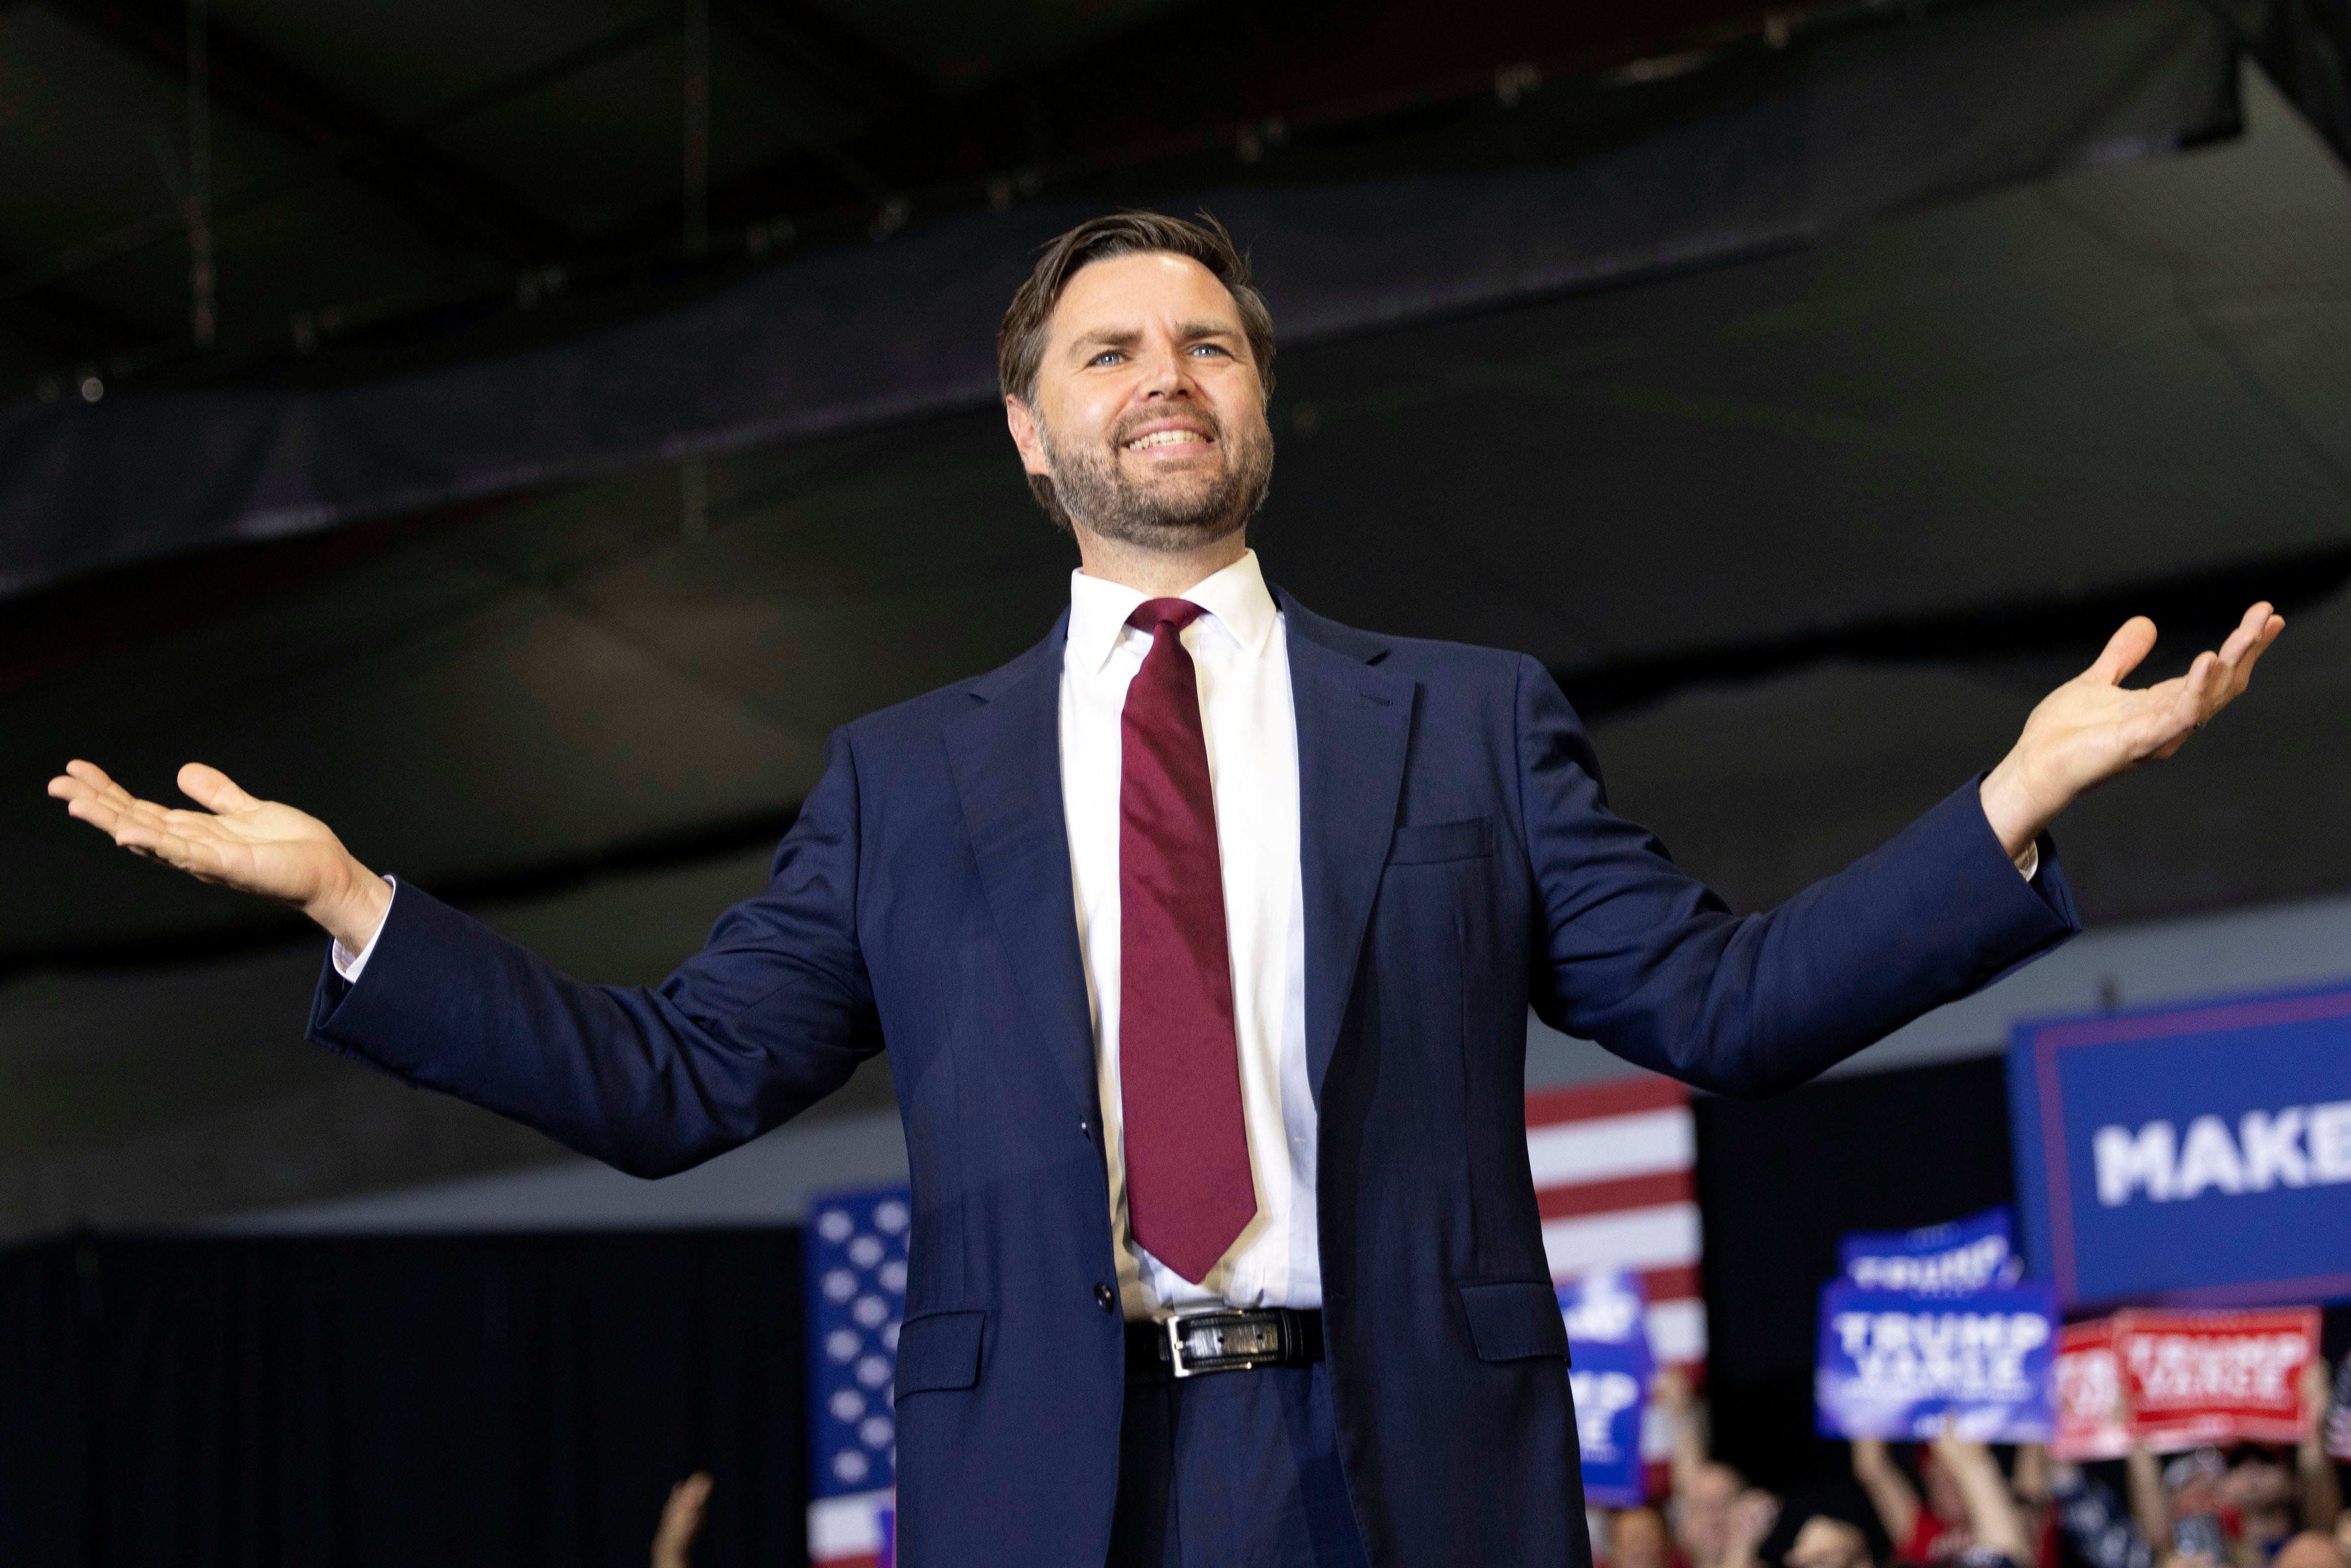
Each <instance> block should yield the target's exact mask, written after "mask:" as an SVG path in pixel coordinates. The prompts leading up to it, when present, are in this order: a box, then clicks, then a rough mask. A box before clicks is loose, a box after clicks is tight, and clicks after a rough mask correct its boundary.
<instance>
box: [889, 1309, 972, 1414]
mask: <svg viewBox="0 0 2351 1568" xmlns="http://www.w3.org/2000/svg"><path fill="white" fill-rule="evenodd" d="M985 1322H987V1313H986V1312H925V1313H924V1314H923V1315H922V1316H921V1317H919V1318H908V1319H907V1320H906V1321H905V1322H903V1323H901V1324H900V1325H899V1326H898V1397H900V1398H901V1399H903V1398H904V1397H905V1396H907V1395H909V1394H922V1393H925V1392H928V1391H930V1390H932V1389H941V1388H969V1387H971V1386H972V1385H975V1384H977V1382H978V1381H979V1341H980V1325H982V1324H983V1323H985Z"/></svg>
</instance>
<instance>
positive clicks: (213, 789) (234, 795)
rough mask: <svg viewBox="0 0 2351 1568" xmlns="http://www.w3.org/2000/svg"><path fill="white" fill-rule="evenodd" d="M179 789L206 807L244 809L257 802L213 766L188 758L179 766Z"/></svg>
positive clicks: (220, 809) (251, 807) (213, 809)
mask: <svg viewBox="0 0 2351 1568" xmlns="http://www.w3.org/2000/svg"><path fill="white" fill-rule="evenodd" d="M179 782H180V793H181V794H183V795H185V796H186V797H187V798H188V799H189V800H193V801H194V802H195V803H196V804H197V805H199V806H202V807H204V810H208V811H247V810H252V809H253V808H254V807H256V806H258V805H260V804H261V802H260V801H258V800H255V799H254V798H253V797H252V796H250V795H248V794H246V792H245V791H244V790H242V789H238V788H237V787H236V781H235V779H231V778H230V777H229V776H228V775H227V774H225V773H224V772H222V771H221V770H220V769H219V768H211V767H207V766H205V765H204V763H201V762H191V763H189V764H188V765H187V766H186V767H185V768H181V769H180V780H179Z"/></svg>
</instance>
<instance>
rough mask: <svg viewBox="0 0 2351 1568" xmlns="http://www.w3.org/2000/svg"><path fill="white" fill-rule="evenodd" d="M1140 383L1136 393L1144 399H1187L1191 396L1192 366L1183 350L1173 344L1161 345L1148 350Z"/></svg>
mask: <svg viewBox="0 0 2351 1568" xmlns="http://www.w3.org/2000/svg"><path fill="white" fill-rule="evenodd" d="M1143 370H1144V373H1143V379H1142V382H1140V383H1139V385H1138V386H1137V388H1136V391H1137V392H1140V393H1141V394H1142V395H1143V396H1144V397H1146V398H1188V397H1190V396H1191V395H1192V366H1191V362H1190V361H1188V360H1187V359H1186V358H1185V356H1184V353H1183V350H1181V349H1179V348H1177V347H1176V346H1175V345H1173V344H1162V345H1160V346H1158V347H1156V348H1154V349H1153V350H1150V352H1149V354H1148V355H1147V356H1146V357H1145V359H1144V367H1143Z"/></svg>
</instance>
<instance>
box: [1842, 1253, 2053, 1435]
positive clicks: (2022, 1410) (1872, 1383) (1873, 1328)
mask: <svg viewBox="0 0 2351 1568" xmlns="http://www.w3.org/2000/svg"><path fill="white" fill-rule="evenodd" d="M2058 1322H2059V1320H2058V1316H2057V1294H2056V1292H2055V1291H2052V1290H2050V1289H2049V1288H2048V1287H2047V1286H2045V1285H2019V1286H2014V1287H2011V1288H2006V1289H1999V1290H1991V1291H1977V1292H1975V1293H1974V1294H1972V1295H1964V1296H1920V1295H1914V1294H1911V1293H1909V1292H1907V1291H1865V1290H1863V1289H1862V1288H1861V1287H1859V1286H1857V1285H1855V1284H1851V1283H1849V1282H1847V1281H1843V1280H1834V1281H1830V1282H1829V1283H1828V1284H1826V1285H1824V1286H1823V1287H1822V1288H1821V1340H1820V1358H1819V1364H1818V1368H1817V1371H1816V1373H1815V1375H1814V1381H1813V1396H1814V1398H1813V1404H1814V1406H1815V1418H1816V1422H1817V1425H1818V1427H1819V1428H1820V1430H1821V1432H1822V1434H1823V1436H1826V1437H1893V1438H1928V1437H1934V1436H1935V1435H1936V1434H1937V1433H1938V1432H1940V1431H1941V1430H1942V1427H1943V1422H1944V1420H1945V1418H1946V1417H1948V1418H1949V1420H1950V1421H1951V1423H1952V1425H1953V1427H1954V1428H1955V1429H1956V1431H1957V1432H1958V1435H1959V1436H1960V1437H1967V1438H1970V1439H1972V1440H1974V1441H1977V1442H1982V1443H2045V1442H2047V1441H2049V1440H2050V1439H2051V1438H2052V1437H2054V1436H2055V1435H2056V1430H2057V1416H2056V1409H2057V1329H2058Z"/></svg>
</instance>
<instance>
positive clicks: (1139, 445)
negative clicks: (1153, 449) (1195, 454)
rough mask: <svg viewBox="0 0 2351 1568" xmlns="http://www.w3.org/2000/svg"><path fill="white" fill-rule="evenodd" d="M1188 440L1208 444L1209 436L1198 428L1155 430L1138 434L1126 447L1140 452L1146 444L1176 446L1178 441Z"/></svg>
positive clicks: (1130, 450)
mask: <svg viewBox="0 0 2351 1568" xmlns="http://www.w3.org/2000/svg"><path fill="white" fill-rule="evenodd" d="M1186 441H1191V442H1199V443H1201V444H1207V436H1204V435H1202V434H1200V433H1199V432H1198V431H1196V430H1155V431H1153V432H1152V433H1151V434H1148V435H1144V436H1138V437H1136V438H1135V439H1134V440H1133V441H1130V442H1128V443H1127V444H1126V449H1127V450H1128V451H1129V452H1140V451H1142V450H1143V449H1144V447H1146V446H1174V445H1175V444H1177V443H1178V442H1186Z"/></svg>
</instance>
